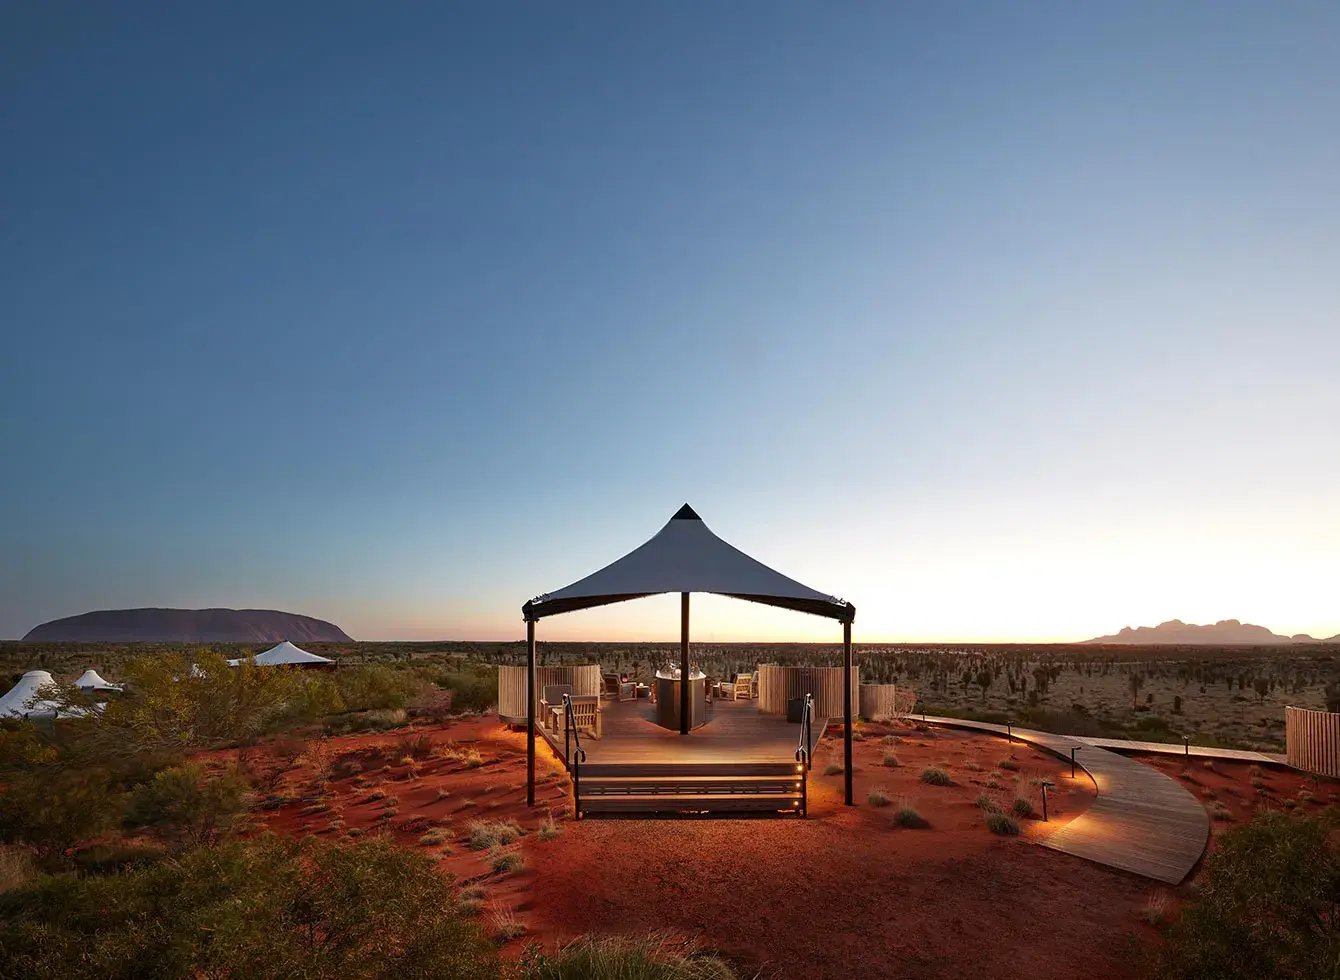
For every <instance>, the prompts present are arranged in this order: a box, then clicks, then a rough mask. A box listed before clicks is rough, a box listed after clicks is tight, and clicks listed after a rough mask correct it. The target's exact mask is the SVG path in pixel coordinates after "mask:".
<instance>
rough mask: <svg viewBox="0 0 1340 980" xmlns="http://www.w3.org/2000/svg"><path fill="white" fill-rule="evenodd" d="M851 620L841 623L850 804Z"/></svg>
mask: <svg viewBox="0 0 1340 980" xmlns="http://www.w3.org/2000/svg"><path fill="white" fill-rule="evenodd" d="M851 677H852V662H851V621H850V620H848V621H847V622H845V623H843V624H842V724H843V734H842V757H843V762H844V764H845V765H844V767H843V772H844V782H845V783H846V803H847V806H852V786H851V783H852V778H851Z"/></svg>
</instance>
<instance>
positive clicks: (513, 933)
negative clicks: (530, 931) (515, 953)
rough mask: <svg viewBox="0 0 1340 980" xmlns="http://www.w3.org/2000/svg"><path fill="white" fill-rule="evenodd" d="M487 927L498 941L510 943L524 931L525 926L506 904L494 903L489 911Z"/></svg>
mask: <svg viewBox="0 0 1340 980" xmlns="http://www.w3.org/2000/svg"><path fill="white" fill-rule="evenodd" d="M489 929H490V931H491V932H492V933H493V938H494V939H496V940H498V942H500V943H510V942H511V941H512V940H513V939H516V938H518V937H519V936H521V935H523V934H524V933H525V931H526V927H525V926H524V925H522V924H521V922H520V920H518V919H517V917H516V913H515V912H513V911H512V910H511V908H509V907H508V906H506V905H495V906H494V907H493V910H492V911H491V912H489Z"/></svg>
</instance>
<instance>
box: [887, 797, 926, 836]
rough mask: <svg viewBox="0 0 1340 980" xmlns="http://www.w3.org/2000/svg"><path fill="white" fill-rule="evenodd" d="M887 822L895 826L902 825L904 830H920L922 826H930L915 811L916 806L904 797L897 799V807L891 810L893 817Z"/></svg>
mask: <svg viewBox="0 0 1340 980" xmlns="http://www.w3.org/2000/svg"><path fill="white" fill-rule="evenodd" d="M889 822H890V823H891V824H892V825H893V826H895V827H902V828H904V829H906V830H920V829H921V828H923V827H928V826H930V825H929V824H928V823H927V822H926V820H925V818H923V817H922V815H921V814H920V813H918V812H917V808H916V807H914V806H913V805H912V804H911V803H909V802H908V801H907V800H906V799H901V800H899V801H898V807H897V809H896V810H894V811H893V817H892V818H891V819H890V821H889Z"/></svg>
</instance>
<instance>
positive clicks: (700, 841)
mask: <svg viewBox="0 0 1340 980" xmlns="http://www.w3.org/2000/svg"><path fill="white" fill-rule="evenodd" d="M861 734H862V736H863V737H862V740H861V741H859V742H857V744H856V746H855V752H856V766H855V786H856V798H857V802H858V803H859V804H860V805H859V806H857V807H852V808H848V807H844V806H843V805H842V797H841V793H842V776H841V775H840V774H831V775H826V774H825V771H826V770H827V768H828V767H829V766H830V765H836V764H837V763H838V762H839V761H840V756H841V738H840V734H839V733H838V731H837V730H836V729H833V730H832V731H830V733H829V735H828V737H827V738H826V739H825V740H824V742H823V743H822V744H821V746H820V747H819V750H818V752H817V754H816V759H815V763H814V772H813V774H812V780H811V790H810V818H809V819H808V820H800V819H796V818H786V819H760V818H748V819H738V818H736V819H699V820H676V819H609V818H604V819H597V818H591V819H587V820H583V821H580V822H577V821H573V820H572V819H571V816H570V808H571V798H570V786H569V783H568V780H567V776H566V774H565V773H564V772H563V770H562V767H561V766H560V765H559V764H558V762H557V760H556V759H555V758H554V757H553V756H552V755H551V754H550V752H549V751H548V749H547V747H546V746H545V745H544V743H543V742H541V743H540V745H539V747H538V754H539V767H538V773H539V785H538V787H537V794H536V795H537V806H536V808H535V809H534V810H530V809H527V807H526V806H525V771H526V770H525V766H526V758H525V737H524V735H523V734H522V733H519V732H514V731H509V730H508V729H507V728H505V727H504V726H502V725H501V724H500V723H499V722H498V721H497V719H496V718H493V717H488V718H471V719H464V720H460V721H453V722H448V723H445V724H434V725H420V726H417V727H414V728H406V729H400V730H398V731H394V732H385V733H377V734H363V735H350V736H340V737H334V738H328V739H312V740H309V741H307V742H306V743H301V742H294V741H285V740H278V741H276V742H271V743H266V744H265V745H263V746H260V747H258V748H257V749H253V750H251V751H250V752H249V753H248V755H247V758H246V760H245V761H246V764H247V765H248V766H249V767H250V768H251V769H252V771H253V773H254V774H255V775H257V776H258V777H259V778H260V781H261V784H262V788H263V789H268V790H269V791H270V792H271V794H272V796H273V797H274V798H275V799H274V800H273V802H272V804H271V805H272V806H274V809H269V810H262V811H261V813H260V815H259V820H258V823H259V827H261V828H267V829H270V830H274V831H276V832H279V833H285V834H293V835H308V834H314V835H319V836H323V837H328V838H339V837H345V838H354V839H357V838H359V837H366V836H367V835H370V834H390V835H392V836H393V837H394V838H395V839H396V840H397V841H400V842H401V843H403V844H404V845H405V846H407V847H414V848H418V849H420V850H423V851H425V852H426V853H429V854H432V855H434V856H436V857H437V859H438V860H439V863H440V866H441V867H442V868H443V870H444V871H446V872H449V873H451V874H452V875H454V876H455V877H456V878H457V880H458V881H459V882H460V883H461V884H462V886H463V887H474V888H475V889H477V890H476V892H475V894H476V895H482V898H480V900H479V901H480V902H481V903H482V904H481V908H480V911H481V913H482V914H483V915H484V916H485V920H486V925H488V919H489V917H490V916H493V915H496V914H499V913H502V914H507V913H511V914H514V915H515V917H516V920H517V921H518V922H519V923H520V924H521V925H522V926H523V927H524V929H525V931H524V933H523V934H522V935H521V937H520V938H519V939H515V940H513V941H512V942H510V943H509V944H508V945H507V951H508V952H509V953H510V954H512V955H520V953H521V951H522V950H523V948H524V947H525V945H526V944H528V943H539V944H541V945H542V946H544V947H546V948H548V947H551V946H553V945H554V944H555V943H558V942H562V941H564V940H566V939H570V938H573V937H575V936H578V935H582V934H584V933H592V932H594V933H617V934H624V935H633V936H637V935H645V934H647V933H649V932H659V933H669V934H671V935H674V936H679V937H683V938H685V939H689V940H695V941H698V942H700V943H701V944H702V945H703V946H704V947H705V948H709V949H713V950H716V951H719V952H721V953H722V954H724V955H725V956H726V957H728V958H729V959H730V960H731V961H733V962H734V963H736V964H737V965H738V966H740V967H741V968H742V969H743V970H745V971H759V972H760V973H761V974H762V975H763V976H765V977H792V976H809V977H833V978H838V977H849V976H867V977H913V976H915V977H917V978H920V980H934V978H940V977H943V978H954V980H958V978H960V977H962V976H964V975H982V974H983V965H984V964H985V963H988V962H989V963H990V964H991V967H990V970H989V973H990V975H992V976H996V977H1005V978H1009V977H1020V978H1028V980H1061V978H1073V977H1086V978H1088V977H1116V978H1121V977H1132V978H1133V977H1136V976H1138V975H1139V974H1140V968H1141V963H1140V960H1141V953H1142V949H1143V948H1147V947H1148V946H1149V945H1150V944H1151V943H1154V942H1157V932H1156V931H1155V930H1154V929H1153V928H1152V927H1150V926H1149V925H1147V924H1145V923H1144V922H1143V921H1141V919H1140V917H1139V913H1140V911H1141V909H1142V908H1143V907H1144V906H1145V903H1146V901H1147V900H1148V899H1149V897H1150V896H1151V895H1154V894H1156V893H1159V892H1161V891H1163V889H1161V887H1160V886H1157V885H1155V884H1154V883H1151V882H1148V881H1145V880H1143V879H1140V878H1136V877H1134V876H1131V875H1127V874H1124V873H1122V872H1118V871H1114V870H1110V869H1106V868H1102V867H1099V866H1097V865H1094V864H1090V863H1089V862H1087V861H1083V860H1080V859H1078V858H1074V857H1071V856H1069V855H1065V854H1060V853H1057V852H1054V851H1051V850H1048V849H1046V848H1041V847H1036V846H1034V844H1033V843H1032V841H1031V839H1032V838H1037V837H1040V836H1044V835H1045V834H1047V833H1050V832H1051V830H1053V829H1054V828H1057V827H1060V826H1062V825H1064V823H1065V822H1066V821H1068V820H1071V819H1073V818H1074V817H1075V816H1077V815H1079V814H1080V813H1082V812H1083V811H1084V809H1085V808H1087V807H1088V806H1089V804H1090V803H1091V802H1092V800H1093V798H1094V791H1093V784H1092V782H1090V781H1089V780H1088V778H1087V777H1085V776H1084V774H1083V772H1082V771H1081V772H1080V774H1079V778H1078V779H1071V777H1070V766H1069V764H1068V763H1066V762H1063V761H1061V760H1059V759H1056V758H1053V757H1050V756H1047V755H1045V754H1043V753H1040V752H1037V751H1035V750H1033V749H1030V748H1028V747H1026V746H1024V745H1019V744H1015V745H1011V744H1009V743H1007V742H1006V741H1005V740H1004V739H1000V738H995V737H991V736H987V735H977V734H973V733H962V732H950V731H947V730H937V729H934V728H931V729H928V730H916V729H912V728H886V727H882V726H878V725H863V726H862V728H861ZM420 739H421V740H422V741H421V742H420V741H418V740H420ZM415 753H417V757H416V755H415ZM472 753H478V754H477V755H474V754H472ZM234 756H236V753H235V752H231V753H213V754H211V757H212V758H213V759H215V760H222V759H223V758H226V757H234ZM886 756H890V758H889V760H888V764H886V762H885V758H886ZM1144 761H1147V762H1149V763H1150V764H1152V765H1155V766H1157V767H1158V768H1160V769H1162V770H1163V771H1165V772H1168V773H1169V775H1172V776H1173V777H1174V778H1178V779H1179V780H1181V781H1182V782H1183V784H1184V785H1187V786H1188V788H1190V789H1191V790H1192V791H1193V792H1195V793H1196V794H1197V796H1198V797H1200V798H1202V799H1204V800H1205V802H1206V803H1207V804H1208V805H1210V806H1212V805H1213V804H1214V803H1216V802H1222V803H1223V804H1224V805H1225V806H1226V807H1227V808H1228V810H1229V812H1230V815H1231V820H1228V821H1223V820H1216V821H1213V825H1214V827H1215V832H1216V833H1218V832H1221V831H1222V829H1223V828H1225V827H1228V826H1233V825H1234V824H1236V823H1238V822H1241V821H1243V820H1246V819H1249V817H1250V813H1251V812H1252V811H1253V810H1254V809H1256V808H1258V807H1261V806H1277V807H1282V806H1285V804H1284V802H1283V801H1284V800H1294V801H1295V802H1294V803H1293V804H1289V806H1291V807H1303V808H1312V807H1319V806H1321V805H1322V804H1323V803H1328V802H1332V801H1333V794H1334V791H1335V788H1336V787H1335V786H1334V785H1333V784H1329V783H1322V784H1320V785H1316V784H1314V783H1313V781H1312V780H1310V779H1307V778H1305V777H1302V776H1300V775H1298V774H1292V773H1284V772H1281V771H1279V770H1269V769H1267V770H1264V771H1263V772H1262V771H1253V770H1251V769H1250V768H1249V767H1248V766H1246V765H1241V766H1239V765H1234V764H1226V763H1215V764H1214V766H1213V767H1205V766H1203V765H1201V764H1200V763H1199V762H1196V763H1195V764H1194V765H1192V766H1190V767H1187V766H1184V765H1183V764H1182V762H1183V760H1181V759H1178V758H1176V757H1159V756H1151V757H1147V758H1146V759H1145V760H1144ZM895 762H896V764H893V763H895ZM927 767H938V768H942V769H944V770H945V771H946V772H948V774H949V776H950V779H951V784H950V785H948V786H938V785H931V784H928V783H926V782H923V781H922V779H921V778H920V777H921V773H922V771H923V769H925V768H927ZM1042 779H1048V780H1051V781H1052V782H1054V783H1055V784H1056V789H1055V790H1054V791H1052V792H1050V793H1049V804H1050V806H1049V809H1050V816H1051V821H1050V822H1049V823H1043V822H1042V820H1041V819H1040V811H1041V796H1040V790H1039V789H1038V787H1037V783H1038V781H1039V780H1042ZM1253 779H1256V780H1258V781H1259V782H1262V784H1263V785H1262V786H1255V787H1254V786H1253V785H1252V780H1253ZM324 780H328V782H327V781H324ZM1261 788H1264V789H1265V790H1266V792H1265V793H1264V794H1263V793H1259V792H1258V790H1259V789H1261ZM876 790H878V791H882V792H883V793H884V795H886V796H887V797H888V798H889V800H890V801H891V802H890V803H889V804H888V805H884V806H875V805H872V803H871V802H870V794H871V793H872V792H874V791H876ZM982 794H987V795H989V796H991V797H992V798H993V799H995V800H997V801H998V802H999V804H1000V806H1001V807H1002V809H1008V808H1009V807H1010V806H1011V804H1012V803H1013V800H1014V798H1015V797H1016V796H1022V797H1024V798H1026V799H1028V800H1029V802H1030V803H1031V804H1032V806H1033V807H1034V808H1036V809H1037V810H1038V811H1039V816H1038V817H1035V818H1025V819H1020V820H1019V821H1018V822H1019V824H1020V827H1021V834H1020V836H1018V837H999V836H996V835H994V834H992V833H991V832H990V831H989V830H988V829H987V828H986V825H985V819H984V816H985V815H984V812H983V810H982V809H981V808H980V807H979V806H978V802H977V801H978V798H979V796H981V795H982ZM1308 794H1311V799H1310V800H1309V799H1308V798H1307V795H1308ZM902 806H910V807H911V808H913V809H915V810H916V812H917V814H918V815H919V816H920V817H921V819H922V820H923V821H924V822H925V824H926V826H924V827H918V828H908V827H902V826H896V825H895V824H894V822H893V817H894V814H895V813H896V812H897V811H898V810H899V809H900V807H902ZM551 813H552V815H553V817H554V819H555V820H556V821H557V825H558V828H559V831H560V832H559V833H558V834H557V835H556V836H555V835H553V834H544V835H542V834H540V833H538V831H539V830H540V829H541V827H542V826H543V825H544V823H545V822H546V820H547V819H548V817H549V815H550V814H551ZM475 821H493V822H499V821H501V822H506V821H515V822H516V823H518V824H519V825H520V826H521V827H522V828H523V829H524V830H525V831H526V834H525V836H523V837H522V838H521V839H520V840H519V841H516V842H514V843H509V844H505V845H503V846H502V847H500V848H496V849H484V850H471V849H470V847H469V846H468V843H467V838H468V835H469V829H470V825H471V823H472V822H475ZM544 838H547V839H544ZM507 853H516V854H519V855H520V856H521V859H522V861H523V862H524V864H523V865H522V866H521V867H520V868H519V869H515V868H513V869H507V870H502V871H498V870H495V867H494V863H495V859H496V858H497V857H498V855H499V854H507ZM1185 892H1186V886H1185V885H1183V886H1182V888H1181V889H1179V890H1177V891H1175V892H1173V893H1172V894H1171V895H1170V898H1171V899H1172V901H1171V903H1170V911H1172V910H1173V909H1174V908H1175V906H1176V904H1177V898H1178V897H1179V893H1180V894H1181V895H1184V894H1185Z"/></svg>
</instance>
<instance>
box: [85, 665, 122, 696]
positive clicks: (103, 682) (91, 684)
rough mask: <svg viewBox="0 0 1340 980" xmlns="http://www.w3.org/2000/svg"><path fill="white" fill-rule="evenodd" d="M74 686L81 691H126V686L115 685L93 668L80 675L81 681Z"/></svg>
mask: <svg viewBox="0 0 1340 980" xmlns="http://www.w3.org/2000/svg"><path fill="white" fill-rule="evenodd" d="M74 686H75V687H77V688H79V690H81V691H124V690H125V689H126V688H125V685H124V684H113V683H112V682H111V681H109V680H108V679H107V678H105V677H103V676H102V675H101V674H99V673H98V672H97V671H96V670H94V669H93V668H92V667H90V668H89V669H88V670H86V671H84V672H83V673H82V674H80V675H79V679H78V680H77V681H75V682H74Z"/></svg>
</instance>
